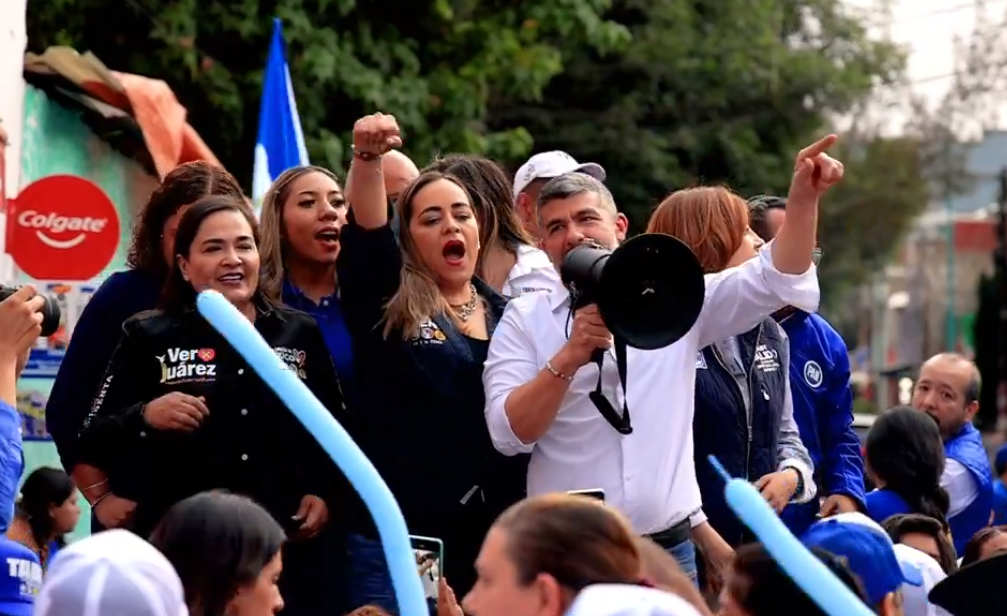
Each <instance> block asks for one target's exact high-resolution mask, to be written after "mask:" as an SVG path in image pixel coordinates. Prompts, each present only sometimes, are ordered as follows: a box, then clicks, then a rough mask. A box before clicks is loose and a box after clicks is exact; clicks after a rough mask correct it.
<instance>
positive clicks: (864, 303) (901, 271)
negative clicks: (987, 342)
mask: <svg viewBox="0 0 1007 616" xmlns="http://www.w3.org/2000/svg"><path fill="white" fill-rule="evenodd" d="M967 145H968V147H969V150H968V152H967V157H966V173H968V175H969V176H971V178H972V182H971V186H970V188H971V190H969V191H968V192H967V193H965V194H962V195H959V196H956V197H953V198H952V199H951V200H950V203H946V202H944V201H943V200H941V201H935V202H934V203H932V204H931V205H930V207H929V208H928V210H927V212H926V213H924V214H923V215H922V216H921V217H920V218H919V219H918V220H917V221H916V224H915V225H914V227H913V230H912V231H911V232H910V233H909V235H908V236H907V237H906V238H905V240H904V242H903V246H902V248H901V250H900V251H899V254H898V255H897V257H896V258H895V259H894V260H893V262H892V263H891V264H890V265H889V266H888V267H887V268H886V269H885V271H884V272H880V273H878V275H876V276H875V278H874V280H873V281H872V283H871V284H869V285H867V287H866V288H865V289H863V290H862V292H861V296H860V300H861V301H860V304H861V308H860V310H861V315H862V318H861V319H860V321H859V322H861V323H864V324H865V325H864V327H863V328H862V329H861V331H860V340H859V342H860V349H858V351H857V352H854V355H857V354H858V352H859V355H860V357H859V360H860V361H859V362H858V361H854V365H855V366H858V367H859V368H860V369H861V370H862V371H864V372H866V373H867V374H869V375H870V378H869V379H866V380H867V381H868V382H869V383H870V392H871V394H872V395H871V397H872V399H873V401H874V402H875V404H876V405H877V407H878V408H882V409H883V408H887V407H888V406H891V405H894V404H898V403H899V392H900V390H901V389H905V386H906V379H910V380H911V379H913V378H915V375H916V372H917V371H918V369H919V366H920V364H921V363H922V362H923V360H924V359H926V358H927V357H930V356H931V355H934V354H935V353H939V352H941V351H944V350H947V349H949V348H950V349H954V350H957V351H959V352H961V353H964V354H966V355H969V356H971V355H972V354H973V352H974V349H975V339H974V331H973V330H974V322H975V315H976V311H977V309H978V304H979V293H978V288H979V281H980V278H981V277H982V276H983V275H990V274H992V273H993V267H994V261H993V253H994V250H995V249H996V247H997V237H996V234H997V213H996V212H997V209H996V201H997V198H998V190H999V183H998V182H999V180H998V174H999V173H1000V171H1001V169H1003V167H1004V165H1007V131H989V132H987V133H985V135H984V136H983V139H982V140H981V141H978V142H976V143H973V144H967ZM949 205H950V207H948V206H949ZM949 223H950V224H952V225H953V229H954V231H953V238H954V241H953V243H952V244H951V249H952V250H953V251H954V254H953V259H952V260H951V262H953V269H952V272H953V273H952V275H950V276H949V275H948V264H949V259H948V249H949V242H948V239H949V236H948V232H947V230H948V224H949ZM949 297H950V298H951V300H952V301H951V302H950V305H952V306H953V308H954V313H955V328H954V329H955V338H954V340H950V341H949V340H948V327H947V315H948V306H949V301H948V300H949ZM865 351H866V352H865ZM866 358H869V359H867V361H864V360H865V359H866ZM859 376H860V379H861V380H864V377H865V375H864V374H861V375H859Z"/></svg>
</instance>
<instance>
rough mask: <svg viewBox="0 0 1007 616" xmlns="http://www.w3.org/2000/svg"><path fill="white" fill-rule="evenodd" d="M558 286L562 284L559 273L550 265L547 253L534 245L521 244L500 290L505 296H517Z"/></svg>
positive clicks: (548, 290)
mask: <svg viewBox="0 0 1007 616" xmlns="http://www.w3.org/2000/svg"><path fill="white" fill-rule="evenodd" d="M559 286H562V285H561V283H560V279H559V274H558V273H556V268H555V267H553V266H552V261H550V260H549V255H547V254H545V253H544V252H542V251H541V250H539V249H538V248H535V247H534V246H528V245H525V244H522V245H520V246H518V248H517V261H516V262H515V263H514V267H512V268H510V272H508V273H507V280H506V282H504V285H503V289H502V290H501V292H502V294H503V295H504V296H505V297H518V296H521V295H524V294H525V293H534V292H536V291H546V292H550V291H552V290H554V289H556V288H557V287H559Z"/></svg>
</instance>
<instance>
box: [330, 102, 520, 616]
mask: <svg viewBox="0 0 1007 616" xmlns="http://www.w3.org/2000/svg"><path fill="white" fill-rule="evenodd" d="M353 139H354V159H353V163H352V166H351V167H350V176H349V180H348V182H347V185H348V187H349V188H348V191H347V192H348V195H347V196H348V199H349V202H350V212H349V215H348V220H347V223H346V226H345V227H344V228H343V230H342V233H341V235H340V253H339V259H338V261H337V262H336V269H337V271H338V273H339V290H340V295H341V300H342V306H343V311H344V314H345V316H346V323H347V326H348V328H349V330H350V335H351V336H352V339H353V351H354V364H355V367H356V370H355V372H354V384H355V388H356V392H357V402H356V405H357V408H358V409H359V412H356V413H354V416H353V419H352V421H353V430H354V432H353V436H354V439H355V440H356V441H357V443H358V444H359V445H360V446H361V448H363V450H364V451H365V453H366V454H367V456H368V457H369V458H370V459H371V461H372V462H373V463H374V465H375V466H376V467H377V469H378V471H379V472H380V473H381V476H382V477H384V479H385V481H386V482H387V483H388V486H389V488H391V490H392V492H393V493H394V494H395V496H396V499H397V500H398V502H399V505H400V506H401V507H402V512H403V514H404V515H405V518H406V519H407V520H409V529H410V531H411V532H413V533H415V534H417V535H423V536H426V537H436V538H438V539H441V540H442V541H443V542H444V549H445V552H446V553H448V554H451V555H452V556H451V557H450V558H451V560H450V561H448V562H449V563H451V562H454V563H457V565H455V566H451V565H450V564H449V565H448V570H447V571H446V572H445V576H446V577H447V578H448V579H450V580H451V583H452V586H453V587H454V589H455V590H456V591H458V593H459V594H462V593H464V592H466V591H467V590H468V588H469V587H470V586H471V584H472V581H473V575H472V570H471V563H472V562H473V561H474V560H475V557H476V554H477V553H478V551H479V545H480V543H481V542H482V539H483V537H484V536H485V534H486V530H487V529H488V528H489V527H490V525H491V524H492V522H493V520H494V519H496V517H497V515H499V513H500V512H501V511H503V509H504V507H505V506H506V505H509V504H511V503H514V502H515V501H517V500H519V499H520V498H521V497H522V496H523V492H524V490H523V485H522V482H521V481H515V480H514V479H513V478H514V477H515V476H517V477H524V474H523V473H524V472H525V470H524V469H525V468H526V461H524V460H520V459H515V460H508V459H507V458H505V457H504V456H502V455H500V454H499V453H497V452H496V451H495V450H494V448H493V444H492V443H491V441H490V438H489V431H488V429H487V427H486V421H485V419H484V415H483V406H484V404H485V394H484V392H483V387H482V369H483V363H484V362H485V360H486V354H487V352H488V350H489V338H490V335H491V334H492V332H493V329H494V328H495V327H496V324H497V323H498V322H499V320H500V317H501V316H502V314H503V309H504V306H505V303H506V300H505V298H503V297H502V296H501V295H499V294H498V293H496V292H495V291H494V290H493V289H492V288H490V287H489V286H488V285H486V284H485V283H484V282H483V281H482V280H480V279H479V278H478V276H476V275H475V272H476V262H477V260H478V257H479V250H480V240H479V224H478V222H477V217H476V214H475V210H474V207H473V197H472V195H470V194H469V192H468V191H467V190H466V188H465V187H464V185H463V183H462V182H461V181H460V180H458V179H457V178H455V177H454V176H451V175H446V174H443V173H439V172H428V173H425V174H423V175H421V176H420V177H419V178H417V179H416V181H414V182H413V183H412V184H411V185H410V186H409V187H408V188H407V189H406V190H405V192H403V193H402V194H401V195H400V196H399V198H398V199H397V200H396V202H395V208H396V209H395V219H397V221H398V222H399V223H400V225H399V229H398V234H396V232H395V230H394V229H393V224H392V223H393V219H392V218H390V217H389V215H388V199H387V195H386V191H385V186H384V183H383V181H382V173H381V169H382V159H383V157H384V155H385V154H386V153H388V152H389V151H391V149H392V146H398V145H400V142H401V140H400V139H399V135H398V126H397V125H396V124H395V119H394V118H393V117H391V116H386V115H382V114H375V115H373V116H367V117H365V118H362V119H360V120H358V121H357V123H356V125H355V126H354V136H353ZM418 443H419V444H421V446H420V448H419V449H417V444H418ZM350 523H351V525H352V526H351V533H350V535H349V537H348V539H347V541H348V543H349V554H350V567H351V572H350V576H349V578H350V593H351V605H350V606H349V607H350V608H351V609H352V608H356V607H359V606H361V605H366V604H375V605H379V606H380V607H382V608H383V609H385V610H386V611H388V612H389V613H392V614H396V613H398V608H397V605H396V603H395V597H394V593H393V592H392V588H391V582H390V578H389V574H388V567H387V563H386V562H385V558H384V553H383V551H382V548H381V543H380V541H379V539H380V538H379V537H378V535H377V532H376V530H375V529H374V526H373V524H372V522H371V519H370V515H369V514H368V513H367V512H366V511H365V510H361V511H356V512H355V513H354V515H353V519H352V520H351V522H350Z"/></svg>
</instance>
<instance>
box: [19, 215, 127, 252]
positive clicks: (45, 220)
mask: <svg viewBox="0 0 1007 616" xmlns="http://www.w3.org/2000/svg"><path fill="white" fill-rule="evenodd" d="M17 222H18V224H19V225H21V226H22V227H27V228H29V229H35V236H36V237H37V238H38V239H39V241H40V242H42V243H43V244H45V245H46V246H50V247H52V248H57V249H61V250H66V249H69V248H73V247H75V246H78V245H79V244H80V243H81V242H83V241H84V240H85V239H86V237H87V234H88V233H101V232H102V231H103V230H104V229H105V225H106V224H107V223H108V219H107V218H91V217H79V216H60V215H58V214H56V213H55V212H52V213H50V214H41V213H39V212H36V211H35V210H25V211H24V212H21V214H20V215H19V216H18V217H17ZM45 231H49V232H51V233H63V232H66V231H77V232H78V234H77V235H76V236H74V237H73V238H71V239H68V240H57V239H53V238H51V237H49V236H48V235H46V233H45Z"/></svg>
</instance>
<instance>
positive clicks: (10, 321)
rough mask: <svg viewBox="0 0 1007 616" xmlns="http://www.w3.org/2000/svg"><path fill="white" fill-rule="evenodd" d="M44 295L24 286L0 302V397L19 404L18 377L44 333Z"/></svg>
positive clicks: (29, 286) (28, 286)
mask: <svg viewBox="0 0 1007 616" xmlns="http://www.w3.org/2000/svg"><path fill="white" fill-rule="evenodd" d="M44 305H45V298H44V297H42V296H41V295H37V294H36V292H35V287H33V286H31V285H25V286H24V287H22V288H20V289H18V290H17V291H15V292H14V293H13V294H12V295H11V296H10V297H8V298H7V299H5V300H3V301H2V302H0V400H3V401H4V402H7V403H8V404H10V405H11V406H15V405H16V404H17V378H18V375H19V374H20V372H21V370H22V369H23V368H24V364H25V360H26V358H27V356H28V353H29V352H30V351H31V348H32V345H34V344H35V340H36V339H37V338H38V336H39V334H41V333H42V312H41V311H42V307H43V306H44Z"/></svg>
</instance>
